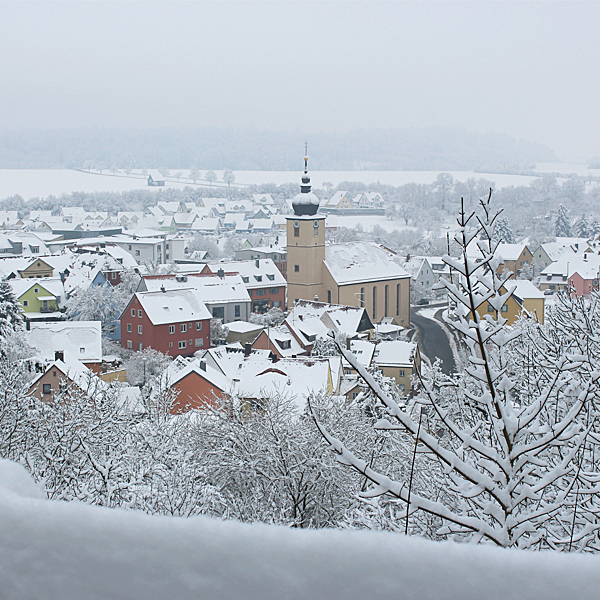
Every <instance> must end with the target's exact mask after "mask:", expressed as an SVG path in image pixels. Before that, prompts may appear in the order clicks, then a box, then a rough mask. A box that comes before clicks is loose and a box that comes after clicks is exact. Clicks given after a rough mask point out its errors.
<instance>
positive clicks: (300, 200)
mask: <svg viewBox="0 0 600 600" xmlns="http://www.w3.org/2000/svg"><path fill="white" fill-rule="evenodd" d="M311 190H312V186H311V184H310V175H309V174H308V142H305V143H304V173H303V174H302V183H301V184H300V193H299V194H297V195H296V197H295V198H294V199H293V200H292V208H293V209H294V214H296V215H299V216H301V215H316V214H317V210H318V209H319V199H318V198H317V196H316V195H315V194H314V193H313V192H312V191H311Z"/></svg>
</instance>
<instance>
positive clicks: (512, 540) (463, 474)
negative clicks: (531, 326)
mask: <svg viewBox="0 0 600 600" xmlns="http://www.w3.org/2000/svg"><path fill="white" fill-rule="evenodd" d="M490 200H491V192H490V196H489V197H488V199H487V200H486V201H482V202H481V215H479V216H476V215H475V214H474V213H471V214H470V215H469V214H466V213H465V212H464V209H463V210H462V211H461V213H460V216H459V218H458V226H459V228H458V231H457V233H456V235H455V240H456V241H457V243H458V244H459V246H460V247H461V249H462V256H461V257H460V258H459V259H453V258H451V257H450V256H444V262H446V264H448V265H449V266H450V268H451V269H452V271H453V277H452V280H451V281H450V280H447V279H444V278H442V279H441V281H440V285H441V287H443V288H444V289H445V290H446V291H447V293H448V294H449V296H450V297H451V299H452V300H453V301H454V302H455V303H456V309H455V311H454V314H453V318H452V319H451V320H450V324H451V325H452V326H453V327H454V329H455V330H456V331H457V332H458V333H459V334H460V335H461V336H462V338H463V340H464V344H465V346H466V354H467V366H466V368H465V369H464V372H462V373H461V374H460V375H459V376H458V377H457V378H454V379H447V378H444V377H442V376H441V375H440V374H439V373H437V374H436V373H435V372H433V373H432V374H431V375H430V376H427V375H426V374H422V375H420V383H421V386H422V387H421V389H420V390H419V392H418V395H417V396H416V398H415V399H414V400H411V401H409V402H408V403H406V404H405V402H404V401H399V398H397V397H395V396H394V394H390V393H389V392H388V391H386V390H385V389H384V388H383V387H382V385H381V384H380V383H379V382H378V381H377V379H376V378H375V377H373V375H371V374H370V373H368V372H367V370H366V369H365V368H364V367H363V366H362V365H361V364H360V363H359V362H358V361H357V359H356V357H355V356H354V355H353V354H352V353H351V352H348V351H346V350H345V348H344V347H343V345H342V344H341V343H340V344H339V348H340V351H341V352H342V353H343V355H344V356H345V358H346V359H347V360H348V361H349V362H350V363H351V364H352V366H353V367H354V368H355V369H356V370H357V371H358V373H359V374H360V376H361V377H362V378H363V380H364V381H365V382H366V384H367V385H368V386H369V388H370V389H371V390H372V392H373V393H374V394H375V396H376V397H377V398H378V400H379V402H380V403H381V407H382V409H381V410H382V415H381V419H379V421H378V422H377V423H376V424H375V428H376V429H379V430H386V431H397V432H398V433H399V435H405V434H406V433H407V434H408V436H409V439H410V444H411V445H412V447H413V448H414V454H413V456H414V457H415V458H416V457H417V456H419V457H421V458H426V460H427V476H428V482H427V484H426V485H420V486H419V485H416V484H415V480H414V475H415V471H414V470H412V469H411V471H410V473H409V474H405V475H404V477H400V478H394V477H390V476H389V475H388V474H386V473H385V472H382V471H380V470H378V469H376V468H373V466H372V464H371V463H370V461H369V460H365V459H363V458H359V456H358V454H357V453H356V452H353V451H351V450H350V449H348V447H347V446H346V445H345V444H344V443H343V442H342V441H340V440H339V439H338V438H337V437H336V436H335V435H332V434H331V433H330V432H329V431H328V429H327V427H325V426H323V425H322V424H321V423H320V422H319V420H318V416H317V415H315V422H316V423H317V425H318V427H319V429H320V431H321V433H322V435H323V436H324V438H325V439H326V440H327V442H328V443H329V444H330V446H331V448H332V450H333V451H334V453H335V454H336V455H337V457H338V460H339V461H340V462H342V463H343V464H346V465H349V466H351V467H353V468H354V469H355V470H356V471H357V472H359V473H361V474H362V475H363V476H364V477H365V478H366V479H368V480H369V481H370V482H371V486H370V487H369V489H368V490H366V491H365V492H364V493H362V497H364V498H375V497H380V496H384V495H387V496H392V497H395V498H397V499H398V500H401V501H402V502H403V503H405V507H406V510H405V515H406V517H405V518H406V531H414V532H419V533H423V532H428V535H432V531H431V528H432V526H434V527H435V535H437V536H452V537H453V539H457V540H458V539H467V540H470V541H475V542H480V541H487V542H490V543H493V544H496V545H498V546H504V547H508V546H516V547H523V548H567V547H569V548H570V545H569V532H571V533H572V532H573V531H574V529H575V525H574V522H575V513H576V512H577V513H578V514H579V515H580V516H579V519H582V518H583V516H582V512H583V513H586V511H587V515H588V517H587V519H588V527H587V529H586V532H587V533H588V534H589V535H591V536H593V535H594V534H595V532H597V531H598V526H597V525H596V520H597V518H596V514H597V513H594V510H587V508H586V507H585V506H584V505H585V502H584V498H585V500H587V501H588V503H589V500H590V499H591V498H592V494H593V493H594V489H595V488H594V485H593V484H592V482H594V481H597V480H598V479H597V475H596V472H595V471H594V470H593V468H592V467H591V465H590V468H591V472H587V473H586V475H587V477H588V479H587V485H586V486H584V485H583V483H581V478H582V475H581V473H582V472H583V466H582V464H583V463H582V456H584V455H585V452H586V448H590V447H591V446H593V445H594V446H595V444H596V441H595V439H594V438H593V437H592V436H591V435H590V433H591V430H592V429H593V425H592V421H595V408H594V407H595V401H596V396H597V391H598V379H599V378H600V372H599V371H598V370H595V369H594V370H592V368H591V365H592V364H594V363H593V362H592V357H591V356H590V355H589V354H587V355H586V354H581V355H580V354H575V353H574V352H573V349H571V348H567V349H566V351H564V350H563V349H562V348H561V346H558V345H557V346H555V347H554V350H555V353H554V354H552V353H549V352H546V353H545V354H543V355H542V356H538V357H537V360H533V357H534V356H536V352H538V351H539V350H540V348H541V344H540V347H537V348H536V347H535V346H532V345H531V344H528V345H526V350H523V344H524V343H525V342H527V341H530V340H531V339H532V338H531V336H529V337H528V336H523V335H522V334H521V331H520V330H519V329H518V328H509V327H507V325H506V323H507V321H506V319H505V318H504V317H503V316H502V314H503V311H502V308H503V306H505V305H506V303H507V301H508V300H509V298H510V296H511V293H512V292H511V290H510V289H508V290H507V288H506V287H505V281H504V279H503V278H502V277H501V276H499V275H498V270H499V266H500V264H499V260H500V259H498V258H495V257H494V251H495V244H494V243H493V242H492V241H491V238H492V231H493V226H494V221H495V218H496V216H497V215H496V214H493V213H492V212H491V209H490ZM482 230H485V231H486V233H487V236H486V237H487V240H485V241H481V240H480V241H479V242H478V247H479V249H480V251H481V260H480V261H478V262H475V261H474V260H473V259H471V258H469V257H468V256H467V246H468V245H469V244H470V242H472V241H473V240H474V239H476V238H477V237H478V236H479V235H480V234H481V231H482ZM488 307H489V309H488ZM532 323H534V321H532ZM586 361H587V362H588V363H589V364H590V368H589V369H588V370H587V371H585V369H584V370H581V367H582V365H585V363H586ZM574 373H575V375H574ZM363 451H364V452H367V453H368V454H369V455H371V454H372V453H373V452H375V450H374V449H373V448H370V447H367V448H364V449H363ZM361 454H362V452H361ZM586 466H587V465H586ZM584 487H585V490H584ZM596 493H597V492H596ZM579 494H581V498H580V499H579V500H578V497H579ZM577 507H578V508H577ZM580 539H581V540H583V539H584V535H583V534H581V535H580V534H578V538H577V539H573V538H572V539H571V544H572V543H575V544H576V547H580V546H579V541H578V540H580Z"/></svg>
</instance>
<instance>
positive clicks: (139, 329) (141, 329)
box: [138, 325, 144, 335]
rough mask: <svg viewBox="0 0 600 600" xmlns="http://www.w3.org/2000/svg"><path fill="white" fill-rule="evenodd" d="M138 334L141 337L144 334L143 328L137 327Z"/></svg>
mask: <svg viewBox="0 0 600 600" xmlns="http://www.w3.org/2000/svg"><path fill="white" fill-rule="evenodd" d="M138 333H139V334H140V335H142V333H144V330H143V327H142V326H141V325H138Z"/></svg>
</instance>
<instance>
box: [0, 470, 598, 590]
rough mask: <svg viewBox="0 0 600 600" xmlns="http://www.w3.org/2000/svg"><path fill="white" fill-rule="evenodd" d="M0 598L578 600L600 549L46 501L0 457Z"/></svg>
mask: <svg viewBox="0 0 600 600" xmlns="http://www.w3.org/2000/svg"><path fill="white" fill-rule="evenodd" d="M0 522H1V523H2V527H1V528H0V598H2V600H25V599H27V600H58V599H60V600H83V599H85V600H100V599H102V600H107V599H114V600H122V599H123V598H127V599H129V600H137V599H140V600H142V599H143V600H165V599H166V598H173V599H177V600H187V599H190V600H192V599H193V600H197V599H198V598H202V599H203V600H213V599H214V600H216V599H219V600H232V599H235V600H256V599H261V600H269V599H273V600H281V599H284V598H285V599H289V600H296V599H297V600H301V599H307V600H308V599H311V600H313V599H314V600H318V599H325V598H327V599H338V598H339V599H340V600H354V599H356V600H359V599H360V600H363V599H364V598H372V599H378V598H381V599H382V600H383V599H386V600H388V599H390V598H405V599H415V600H417V599H419V600H420V599H432V600H433V599H435V600H445V599H448V600H450V599H452V600H454V599H456V600H459V599H460V600H464V599H469V598H473V599H479V598H485V600H506V599H507V598H514V599H518V600H540V599H541V598H543V599H544V600H569V599H577V600H587V599H590V600H591V599H596V598H597V597H598V588H599V587H600V569H598V557H596V556H581V555H567V554H558V553H556V554H554V553H550V552H546V553H534V552H524V551H517V550H500V549H497V548H493V547H489V546H471V545H460V544H453V543H451V542H445V543H435V542H428V541H425V540H422V539H417V538H405V537H404V536H403V535H401V534H392V533H380V532H367V531H339V530H337V531H336V530H321V531H314V530H313V531H307V530H298V529H290V528H285V527H278V526H270V525H262V524H252V525H248V524H241V523H236V522H233V521H229V522H222V521H217V520H213V519H209V518H207V517H192V518H189V519H184V518H178V517H156V516H148V515H144V514H140V513H135V512H130V511H125V510H122V509H107V508H99V507H92V506H88V505H85V504H81V503H78V502H71V503H66V502H58V501H50V500H46V499H45V498H44V497H43V494H42V492H41V491H40V490H39V489H38V488H37V487H36V486H35V484H34V483H33V482H32V480H31V479H30V478H29V476H28V474H27V473H26V472H25V470H24V469H23V468H22V467H20V466H18V465H16V464H15V463H12V462H10V461H6V460H3V461H0Z"/></svg>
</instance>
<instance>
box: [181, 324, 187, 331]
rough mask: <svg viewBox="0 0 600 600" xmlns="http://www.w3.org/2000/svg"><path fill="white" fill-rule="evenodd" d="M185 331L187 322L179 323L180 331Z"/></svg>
mask: <svg viewBox="0 0 600 600" xmlns="http://www.w3.org/2000/svg"><path fill="white" fill-rule="evenodd" d="M186 331H187V323H182V324H181V333H185V332H186Z"/></svg>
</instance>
